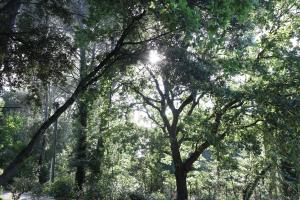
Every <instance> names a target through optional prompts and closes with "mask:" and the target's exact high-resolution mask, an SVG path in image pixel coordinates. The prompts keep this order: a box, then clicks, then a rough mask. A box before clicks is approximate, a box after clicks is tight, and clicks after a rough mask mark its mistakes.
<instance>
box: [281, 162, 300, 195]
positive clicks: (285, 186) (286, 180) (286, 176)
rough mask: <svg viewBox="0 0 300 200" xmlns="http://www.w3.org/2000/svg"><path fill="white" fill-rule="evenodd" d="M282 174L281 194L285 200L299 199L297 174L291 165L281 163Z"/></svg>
mask: <svg viewBox="0 0 300 200" xmlns="http://www.w3.org/2000/svg"><path fill="white" fill-rule="evenodd" d="M280 170H281V174H282V178H283V180H282V192H283V195H284V198H285V199H287V200H294V199H299V189H298V182H299V181H298V180H299V174H298V171H297V169H296V168H295V166H294V165H293V164H291V163H290V162H288V161H282V162H281V166H280Z"/></svg>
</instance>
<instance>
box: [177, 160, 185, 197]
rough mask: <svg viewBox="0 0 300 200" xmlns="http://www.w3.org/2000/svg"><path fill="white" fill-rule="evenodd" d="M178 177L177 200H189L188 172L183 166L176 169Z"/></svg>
mask: <svg viewBox="0 0 300 200" xmlns="http://www.w3.org/2000/svg"><path fill="white" fill-rule="evenodd" d="M175 177H176V187H177V200H187V199H188V189H187V183H186V179H187V172H186V171H185V170H184V168H183V166H182V165H181V166H180V167H176V168H175Z"/></svg>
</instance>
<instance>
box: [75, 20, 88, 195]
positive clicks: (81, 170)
mask: <svg viewBox="0 0 300 200" xmlns="http://www.w3.org/2000/svg"><path fill="white" fill-rule="evenodd" d="M80 25H81V26H82V23H80ZM87 71H88V70H87V65H86V54H85V49H84V48H80V79H84V78H85V77H86V75H87ZM88 104H89V91H87V92H86V93H85V94H84V95H83V96H82V98H80V99H79V102H78V111H79V129H78V135H77V147H76V152H75V155H76V163H77V164H76V175H75V181H76V184H77V186H78V190H80V191H82V188H83V184H84V182H85V164H86V150H87V141H86V138H87V135H86V134H87V133H86V129H87V118H88Z"/></svg>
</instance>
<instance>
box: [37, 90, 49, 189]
mask: <svg viewBox="0 0 300 200" xmlns="http://www.w3.org/2000/svg"><path fill="white" fill-rule="evenodd" d="M48 92H49V90H48V85H47V84H46V85H45V110H44V119H45V121H46V120H47V119H48V117H49V109H48V108H49V94H48ZM45 146H46V136H45V135H43V136H42V139H41V147H40V152H39V153H40V155H39V161H38V178H39V183H40V184H44V183H46V182H47V173H48V170H47V167H46V166H45V162H44V161H45Z"/></svg>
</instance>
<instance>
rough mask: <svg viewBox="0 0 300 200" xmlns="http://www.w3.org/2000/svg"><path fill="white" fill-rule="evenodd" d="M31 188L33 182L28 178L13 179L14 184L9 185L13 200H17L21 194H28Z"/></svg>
mask: <svg viewBox="0 0 300 200" xmlns="http://www.w3.org/2000/svg"><path fill="white" fill-rule="evenodd" d="M33 187H34V182H33V181H32V180H31V179H30V178H25V177H20V178H14V182H13V184H12V185H11V192H12V198H13V200H18V199H19V198H20V197H21V195H22V194H24V193H26V192H29V191H30V190H31V189H32V188H33Z"/></svg>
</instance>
